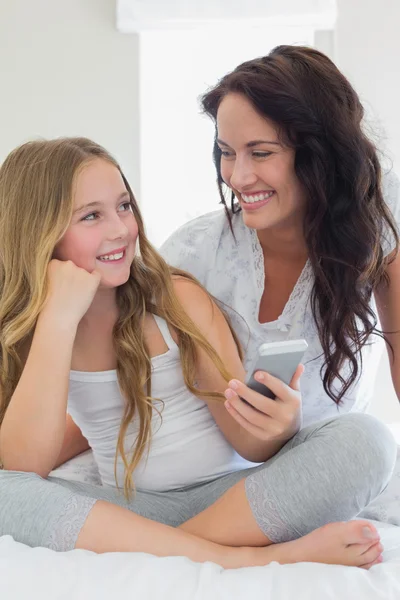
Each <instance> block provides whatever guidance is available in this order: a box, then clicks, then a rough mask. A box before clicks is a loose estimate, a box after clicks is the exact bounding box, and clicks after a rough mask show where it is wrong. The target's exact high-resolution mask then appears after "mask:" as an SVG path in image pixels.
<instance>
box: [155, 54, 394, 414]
mask: <svg viewBox="0 0 400 600" xmlns="http://www.w3.org/2000/svg"><path fill="white" fill-rule="evenodd" d="M202 104H203V109H204V112H205V113H206V114H208V115H209V116H210V117H211V118H212V119H213V120H214V122H215V129H216V136H215V145H214V160H215V165H216V169H217V176H218V188H219V192H220V197H221V202H222V204H223V205H224V208H225V212H224V211H218V212H214V213H211V214H207V215H205V216H202V217H199V218H197V219H195V220H193V221H191V222H190V223H188V224H186V225H184V226H183V227H181V228H180V229H179V230H178V231H177V232H176V233H174V234H173V235H172V236H171V237H170V238H169V240H167V242H166V243H165V244H164V246H163V247H162V249H161V253H162V255H163V256H164V258H165V259H166V261H167V262H168V263H170V264H171V265H174V266H176V267H179V268H182V269H185V270H186V271H188V272H190V273H192V274H193V275H194V276H195V277H196V278H197V279H198V280H199V281H200V282H201V283H202V284H203V285H204V286H205V287H206V288H207V289H208V291H209V292H210V293H212V294H213V296H215V297H216V298H217V299H218V300H219V301H221V302H222V303H224V305H225V306H229V307H232V309H233V311H232V313H231V315H230V316H231V319H232V324H233V326H234V329H235V331H236V332H237V334H238V336H239V339H240V341H241V342H242V345H243V347H244V348H245V365H246V368H247V370H249V368H250V366H251V364H252V363H253V361H254V360H255V356H256V354H257V349H258V347H259V346H260V345H261V344H262V343H264V342H268V341H277V340H286V339H294V338H305V339H306V340H307V342H308V350H307V352H306V355H305V358H304V364H305V373H304V376H303V378H302V395H303V424H304V425H305V426H307V425H309V424H310V423H313V422H315V421H318V420H320V419H322V418H327V417H330V416H335V415H338V414H340V413H345V412H349V411H365V410H366V409H367V408H368V405H369V403H370V399H371V396H372V391H373V388H374V381H375V376H376V372H377V367H378V364H379V356H380V352H381V350H382V343H383V342H382V340H381V339H380V338H381V337H384V338H385V339H386V341H387V342H388V347H389V351H390V357H391V364H392V378H393V384H394V387H395V389H396V392H397V394H398V396H399V397H400V334H399V331H400V310H399V306H400V269H399V266H400V258H399V257H398V236H397V223H398V221H399V220H400V202H399V199H398V197H399V184H398V180H397V179H396V178H395V177H394V176H392V175H391V176H387V177H384V178H383V177H382V173H381V167H380V164H379V161H378V157H377V152H376V150H375V148H374V146H373V144H372V142H371V141H370V140H369V139H368V138H367V137H366V135H365V134H364V132H363V130H362V118H363V108H362V106H361V104H360V101H359V99H358V96H357V95H356V93H355V91H354V90H353V88H352V87H351V85H350V84H349V82H348V81H347V80H346V79H345V77H344V76H343V75H342V74H341V73H340V72H339V71H338V69H337V68H336V67H335V65H334V64H333V63H332V62H331V61H330V60H329V58H327V57H326V56H324V55H323V54H322V53H320V52H318V51H317V50H314V49H311V48H304V47H297V46H279V47H277V48H275V49H274V50H272V52H271V53H270V54H269V55H268V56H266V57H264V58H259V59H255V60H251V61H248V62H246V63H244V64H242V65H240V66H238V67H237V68H236V69H235V70H234V71H233V72H232V73H229V74H228V75H226V76H225V77H223V78H222V79H221V80H220V82H219V83H218V84H217V85H216V86H215V87H214V88H213V89H211V90H210V91H208V92H207V93H206V94H205V95H204V97H203V102H202ZM227 197H230V200H228V204H229V206H228V205H227V200H226V198H227ZM378 315H379V318H380V321H381V326H382V329H383V332H384V335H382V333H381V332H380V331H379V324H378ZM380 342H382V343H380ZM231 404H232V410H235V411H237V412H238V413H240V414H241V413H242V412H243V410H244V404H243V403H242V402H241V401H240V399H239V398H236V399H235V401H234V402H232V403H231Z"/></svg>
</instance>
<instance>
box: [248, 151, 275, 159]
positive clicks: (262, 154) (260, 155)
mask: <svg viewBox="0 0 400 600" xmlns="http://www.w3.org/2000/svg"><path fill="white" fill-rule="evenodd" d="M271 154H272V152H261V151H260V150H258V151H257V152H253V156H254V157H255V158H267V156H270V155H271Z"/></svg>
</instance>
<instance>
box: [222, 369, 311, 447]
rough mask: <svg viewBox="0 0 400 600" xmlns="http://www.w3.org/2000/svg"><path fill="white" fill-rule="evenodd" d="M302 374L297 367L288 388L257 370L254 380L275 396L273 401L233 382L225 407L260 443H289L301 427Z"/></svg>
mask: <svg viewBox="0 0 400 600" xmlns="http://www.w3.org/2000/svg"><path fill="white" fill-rule="evenodd" d="M303 372H304V367H303V365H299V366H298V367H297V369H296V371H295V374H294V375H293V378H292V381H291V382H290V385H286V384H284V383H283V382H282V381H281V380H280V379H277V378H276V377H273V376H272V375H269V374H268V373H265V371H257V373H256V374H255V376H254V377H255V379H256V380H257V381H259V382H261V383H263V384H265V385H266V386H267V387H268V388H269V389H270V390H271V391H272V392H273V393H274V394H275V395H276V398H275V400H271V398H266V397H265V396H263V395H262V394H259V393H258V392H255V391H254V390H251V389H250V388H248V387H247V385H245V384H244V383H242V382H241V381H238V380H237V379H233V380H231V381H230V382H229V384H228V385H229V388H228V389H227V390H226V391H225V397H226V399H227V401H226V402H225V407H226V409H227V411H228V412H229V414H230V415H231V416H232V417H233V418H234V419H235V421H237V422H238V423H239V425H241V426H242V427H243V428H244V429H246V431H248V432H249V433H251V434H252V435H254V437H256V438H258V439H259V440H264V441H276V440H283V441H288V440H289V439H291V438H292V437H293V436H294V435H295V433H297V432H298V431H299V429H300V425H301V394H300V377H301V375H302V374H303ZM242 398H243V400H246V402H247V404H246V402H244V401H243V400H242Z"/></svg>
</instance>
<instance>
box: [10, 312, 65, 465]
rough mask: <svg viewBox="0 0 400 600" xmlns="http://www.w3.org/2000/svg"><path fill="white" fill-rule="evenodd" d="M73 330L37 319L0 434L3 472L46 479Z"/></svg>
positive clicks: (55, 447)
mask: <svg viewBox="0 0 400 600" xmlns="http://www.w3.org/2000/svg"><path fill="white" fill-rule="evenodd" d="M75 334H76V329H74V328H73V327H71V326H70V325H69V324H68V323H66V324H65V325H64V324H63V322H62V319H60V318H59V317H58V316H56V315H54V316H53V315H52V314H51V313H47V312H43V313H42V314H41V315H40V316H39V319H38V322H37V326H36V330H35V334H34V336H33V340H32V345H31V348H30V352H29V355H28V358H27V361H26V364H25V368H24V370H23V372H22V375H21V379H20V380H19V382H18V385H17V387H16V389H15V392H14V394H13V396H12V398H11V401H10V404H9V406H8V408H7V412H6V414H5V417H4V420H3V423H2V425H1V429H0V456H1V460H2V463H3V467H4V468H5V469H7V470H12V471H29V472H33V473H37V474H38V475H40V476H41V477H47V476H48V474H49V473H50V471H51V470H52V469H53V468H54V466H55V464H56V461H57V458H58V456H59V455H60V453H61V450H62V447H63V441H64V436H65V426H66V413H67V399H68V382H69V371H70V368H71V357H72V349H73V345H74V340H75Z"/></svg>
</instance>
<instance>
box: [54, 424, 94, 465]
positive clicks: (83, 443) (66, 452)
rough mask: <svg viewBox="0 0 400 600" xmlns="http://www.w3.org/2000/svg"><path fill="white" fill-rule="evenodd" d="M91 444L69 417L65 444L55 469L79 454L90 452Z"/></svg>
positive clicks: (66, 425)
mask: <svg viewBox="0 0 400 600" xmlns="http://www.w3.org/2000/svg"><path fill="white" fill-rule="evenodd" d="M89 448H90V446H89V442H88V441H87V439H86V438H85V437H84V436H83V434H82V432H81V430H80V429H79V427H78V425H76V424H75V422H74V421H73V419H72V417H71V415H67V419H66V422H65V434H64V442H63V445H62V448H61V452H60V454H59V456H58V458H57V460H56V464H55V465H54V467H53V468H54V469H56V468H57V467H59V466H60V465H63V464H64V463H65V462H67V460H71V458H74V457H75V456H78V454H81V453H82V452H85V451H86V450H89Z"/></svg>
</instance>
